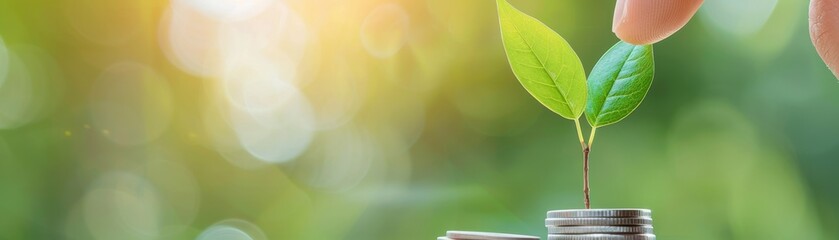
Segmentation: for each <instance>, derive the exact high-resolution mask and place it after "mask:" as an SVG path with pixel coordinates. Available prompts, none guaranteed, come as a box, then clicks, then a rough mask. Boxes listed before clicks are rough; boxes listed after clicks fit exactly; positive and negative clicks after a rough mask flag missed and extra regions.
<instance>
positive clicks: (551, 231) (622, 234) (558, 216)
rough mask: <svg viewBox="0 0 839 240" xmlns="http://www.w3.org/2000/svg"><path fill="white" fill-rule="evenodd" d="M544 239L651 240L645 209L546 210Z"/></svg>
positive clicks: (651, 228)
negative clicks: (546, 237) (546, 229)
mask: <svg viewBox="0 0 839 240" xmlns="http://www.w3.org/2000/svg"><path fill="white" fill-rule="evenodd" d="M545 226H546V227H548V240H655V234H653V219H652V214H651V211H650V210H649V209H578V210H556V211H549V212H548V218H547V219H545Z"/></svg>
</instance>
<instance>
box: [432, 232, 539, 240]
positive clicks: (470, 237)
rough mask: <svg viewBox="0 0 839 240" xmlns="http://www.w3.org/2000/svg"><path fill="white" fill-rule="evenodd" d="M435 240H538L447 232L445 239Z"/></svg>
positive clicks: (438, 239) (523, 236)
mask: <svg viewBox="0 0 839 240" xmlns="http://www.w3.org/2000/svg"><path fill="white" fill-rule="evenodd" d="M437 240H539V237H535V236H526V235H517V234H509V233H491V232H469V231H448V232H446V236H445V237H438V238H437Z"/></svg>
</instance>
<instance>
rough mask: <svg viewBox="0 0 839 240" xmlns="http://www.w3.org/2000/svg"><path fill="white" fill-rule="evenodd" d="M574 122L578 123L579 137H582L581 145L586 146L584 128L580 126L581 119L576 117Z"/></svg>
mask: <svg viewBox="0 0 839 240" xmlns="http://www.w3.org/2000/svg"><path fill="white" fill-rule="evenodd" d="M574 124H576V125H577V137H578V138H580V146H581V147H583V149H585V148H586V140H585V139H584V138H583V129H582V128H580V119H579V118H578V119H574Z"/></svg>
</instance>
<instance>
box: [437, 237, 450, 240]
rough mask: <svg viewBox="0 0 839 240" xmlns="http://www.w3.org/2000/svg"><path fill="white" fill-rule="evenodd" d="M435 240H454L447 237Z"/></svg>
mask: <svg viewBox="0 0 839 240" xmlns="http://www.w3.org/2000/svg"><path fill="white" fill-rule="evenodd" d="M437 240H454V239H451V238H447V237H438V238H437Z"/></svg>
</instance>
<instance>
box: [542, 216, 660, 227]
mask: <svg viewBox="0 0 839 240" xmlns="http://www.w3.org/2000/svg"><path fill="white" fill-rule="evenodd" d="M650 224H653V219H652V218H649V217H637V218H548V219H545V226H633V225H650Z"/></svg>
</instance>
